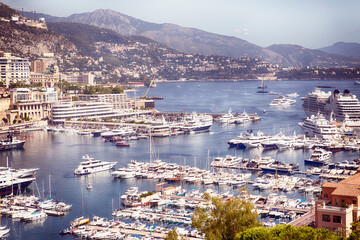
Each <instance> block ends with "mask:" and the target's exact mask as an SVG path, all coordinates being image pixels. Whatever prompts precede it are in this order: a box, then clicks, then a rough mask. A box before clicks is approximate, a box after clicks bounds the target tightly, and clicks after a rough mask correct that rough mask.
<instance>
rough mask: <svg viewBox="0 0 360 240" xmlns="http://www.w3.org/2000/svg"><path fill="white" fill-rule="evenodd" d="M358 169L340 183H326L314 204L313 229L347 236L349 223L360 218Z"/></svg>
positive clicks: (359, 170) (359, 176)
mask: <svg viewBox="0 0 360 240" xmlns="http://www.w3.org/2000/svg"><path fill="white" fill-rule="evenodd" d="M359 201H360V169H358V170H357V173H356V174H355V175H353V176H350V177H348V178H346V179H344V180H342V181H340V182H326V183H324V184H323V186H322V195H321V198H318V199H316V202H315V227H316V228H326V229H328V230H330V231H333V232H335V233H336V234H338V235H342V236H348V235H349V233H350V231H351V230H350V227H351V223H353V222H354V221H357V220H358V219H359V216H360V209H359V208H358V205H359Z"/></svg>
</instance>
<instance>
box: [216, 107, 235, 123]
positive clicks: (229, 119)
mask: <svg viewBox="0 0 360 240" xmlns="http://www.w3.org/2000/svg"><path fill="white" fill-rule="evenodd" d="M235 121H236V117H234V115H233V114H232V113H231V108H230V109H229V112H228V113H227V114H224V115H222V116H221V117H220V118H219V122H220V123H222V124H231V123H235Z"/></svg>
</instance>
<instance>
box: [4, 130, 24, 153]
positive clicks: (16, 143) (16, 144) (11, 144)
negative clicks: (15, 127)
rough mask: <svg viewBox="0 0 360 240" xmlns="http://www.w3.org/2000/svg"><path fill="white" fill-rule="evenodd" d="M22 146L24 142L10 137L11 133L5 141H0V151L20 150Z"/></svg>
mask: <svg viewBox="0 0 360 240" xmlns="http://www.w3.org/2000/svg"><path fill="white" fill-rule="evenodd" d="M24 144H25V140H19V139H17V138H15V137H12V135H11V133H9V134H8V135H7V138H6V139H2V140H0V151H5V150H10V149H17V148H22V147H23V146H24Z"/></svg>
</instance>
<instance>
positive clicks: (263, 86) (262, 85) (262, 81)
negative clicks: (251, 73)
mask: <svg viewBox="0 0 360 240" xmlns="http://www.w3.org/2000/svg"><path fill="white" fill-rule="evenodd" d="M257 88H261V89H264V88H267V86H266V85H265V84H264V79H262V80H261V84H260V86H258V87H257Z"/></svg>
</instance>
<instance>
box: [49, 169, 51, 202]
mask: <svg viewBox="0 0 360 240" xmlns="http://www.w3.org/2000/svg"><path fill="white" fill-rule="evenodd" d="M49 197H50V198H51V175H50V174H49Z"/></svg>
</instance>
